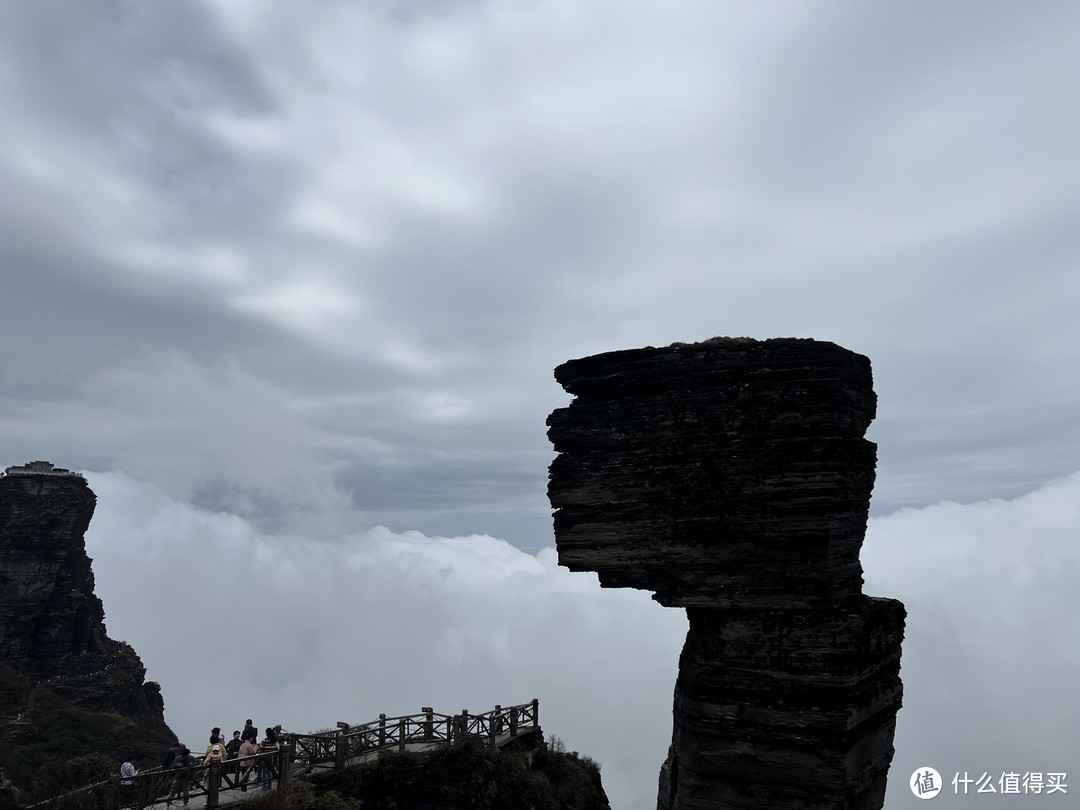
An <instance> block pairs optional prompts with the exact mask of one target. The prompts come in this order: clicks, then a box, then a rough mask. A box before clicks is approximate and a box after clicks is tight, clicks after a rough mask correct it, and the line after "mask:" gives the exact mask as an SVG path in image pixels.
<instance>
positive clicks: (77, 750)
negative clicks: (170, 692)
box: [0, 462, 175, 787]
mask: <svg viewBox="0 0 1080 810" xmlns="http://www.w3.org/2000/svg"><path fill="white" fill-rule="evenodd" d="M35 464H39V465H40V464H43V462H35ZM46 466H47V467H50V468H51V465H46ZM96 502H97V499H96V497H95V495H94V493H93V492H92V491H91V489H90V487H89V486H88V485H87V483H86V480H85V479H84V478H83V477H82V476H81V475H76V474H70V473H67V471H64V470H61V471H60V472H59V473H57V472H55V471H54V470H51V469H36V468H33V467H32V466H31V465H27V467H18V468H8V472H7V473H6V474H4V475H2V476H0V684H2V685H3V689H2V690H0V691H2V692H3V700H2V701H0V767H3V768H4V769H5V770H6V772H7V774H8V776H10V777H11V778H12V779H13V780H14V781H15V782H16V784H19V785H20V786H21V787H27V786H28V780H30V779H31V778H32V776H33V774H34V772H35V771H37V770H38V769H39V768H40V766H41V765H42V764H43V763H44V762H46V761H48V760H51V759H67V758H71V757H75V756H79V755H82V754H89V753H104V754H106V755H115V756H120V757H121V758H126V757H127V756H130V755H131V753H133V752H135V751H140V750H143V749H145V755H146V756H147V757H150V756H152V757H153V758H154V759H155V760H156V759H157V758H158V756H159V754H160V750H161V749H163V748H165V747H167V746H168V744H169V743H170V742H171V741H172V740H173V739H175V737H174V736H173V735H172V732H171V731H170V730H169V728H168V726H166V725H165V720H164V715H163V711H164V703H163V701H162V698H161V689H160V687H159V686H158V684H157V683H154V682H152V681H149V682H148V681H146V670H145V668H144V667H143V664H142V661H141V660H140V659H139V656H138V655H137V654H136V653H135V650H133V649H132V648H131V646H130V645H128V644H125V643H124V642H120V641H115V640H113V639H111V638H109V636H108V633H107V632H106V629H105V611H104V607H103V605H102V603H101V600H100V599H99V598H98V597H97V596H96V594H95V593H94V573H93V569H92V567H91V560H90V558H89V557H87V555H86V545H85V542H84V540H83V536H84V534H85V532H86V529H87V528H88V526H89V525H90V519H91V518H92V517H93V514H94V507H95V505H96Z"/></svg>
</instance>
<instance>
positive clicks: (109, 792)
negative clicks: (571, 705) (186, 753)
mask: <svg viewBox="0 0 1080 810" xmlns="http://www.w3.org/2000/svg"><path fill="white" fill-rule="evenodd" d="M338 726H339V727H338V728H337V729H335V730H333V731H324V732H322V733H319V734H284V735H282V738H281V739H280V741H279V750H278V751H274V752H268V753H265V754H256V755H254V756H252V757H250V758H247V757H245V758H244V759H243V760H239V759H234V760H229V761H226V762H223V763H213V764H211V765H202V764H198V765H190V766H188V767H185V768H166V769H161V768H153V769H149V770H145V771H141V772H140V773H138V774H137V775H135V776H134V777H131V778H130V779H121V778H120V777H119V776H114V777H112V778H110V779H108V780H106V781H104V782H99V783H97V784H94V785H89V786H87V787H84V788H80V789H78V790H74V791H71V792H70V793H65V794H63V795H62V796H57V797H56V798H54V799H48V800H46V801H43V802H39V803H38V804H34V805H30V807H32V808H40V809H41V810H44V809H45V808H48V810H84V809H85V810H109V809H118V808H132V810H135V809H137V808H147V807H153V806H155V805H156V804H158V805H159V804H162V803H164V802H165V801H167V800H168V799H169V797H170V796H174V795H177V794H179V801H178V802H177V800H176V799H174V802H177V803H181V802H183V798H185V796H184V794H185V793H186V798H187V799H188V801H189V802H190V805H191V806H193V807H194V806H197V804H196V803H195V802H194V801H193V800H195V799H198V798H201V797H203V796H205V797H206V804H205V807H208V808H216V807H218V805H219V803H220V799H221V792H222V791H223V790H236V789H238V788H240V787H242V786H245V787H247V788H248V789H249V790H252V791H257V790H258V787H259V782H260V779H259V770H260V767H262V766H265V767H266V768H268V769H269V771H270V774H269V777H270V781H271V783H272V784H274V785H276V786H281V785H285V784H288V782H289V776H290V773H291V772H292V771H294V770H300V771H303V772H304V773H310V772H311V771H313V770H316V769H326V770H339V769H341V768H345V767H347V766H348V765H349V764H350V763H351V762H352V761H354V760H356V759H358V758H360V757H364V756H367V755H369V754H372V753H378V752H383V751H395V750H396V751H407V750H409V748H410V747H412V748H413V749H414V750H416V749H423V750H426V749H428V748H432V747H437V746H445V745H454V744H457V743H460V742H463V741H465V740H467V739H481V740H483V741H485V742H486V743H487V744H489V745H503V744H505V743H507V742H510V741H511V740H515V739H517V738H518V737H520V736H522V735H524V734H538V733H539V732H540V702H539V701H538V700H535V699H534V700H532V701H531V702H529V703H522V704H520V705H517V706H507V707H505V708H504V707H502V706H498V705H497V706H495V708H494V709H492V710H491V711H489V712H484V713H483V714H470V713H469V711H468V709H462V711H461V713H460V714H439V713H437V712H435V711H433V710H431V709H429V708H426V707H425V709H424V710H423V711H422V712H421V713H420V714H410V715H404V716H402V717H387V716H386V715H385V714H380V715H379V719H378V720H373V721H371V722H370V723H364V724H363V725H359V726H350V725H347V724H344V723H339V724H338ZM241 762H244V763H247V767H246V768H241V767H240V763H241ZM125 783H126V784H125ZM185 785H186V786H187V790H186V791H185V790H184V787H185Z"/></svg>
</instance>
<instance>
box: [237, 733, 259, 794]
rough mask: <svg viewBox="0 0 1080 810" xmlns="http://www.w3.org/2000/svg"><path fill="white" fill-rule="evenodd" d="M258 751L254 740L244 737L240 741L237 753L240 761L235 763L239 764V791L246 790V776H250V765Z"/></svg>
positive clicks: (243, 791)
mask: <svg viewBox="0 0 1080 810" xmlns="http://www.w3.org/2000/svg"><path fill="white" fill-rule="evenodd" d="M257 753H259V747H258V745H256V744H255V740H252V739H246V740H244V741H243V742H241V743H240V751H239V752H238V755H239V757H240V761H239V762H238V763H237V764H238V765H239V766H240V792H241V793H245V792H247V783H248V777H249V776H251V769H252V765H253V764H254V760H253V759H252V757H254V756H255V755H256V754H257Z"/></svg>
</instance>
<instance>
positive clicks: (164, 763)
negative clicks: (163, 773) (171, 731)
mask: <svg viewBox="0 0 1080 810" xmlns="http://www.w3.org/2000/svg"><path fill="white" fill-rule="evenodd" d="M179 752H180V741H179V740H177V741H176V742H174V743H173V744H172V745H171V746H170V747H169V750H168V751H166V752H165V757H164V759H162V760H161V768H162V770H164V769H166V768H171V767H172V766H173V762H175V761H176V755H177V754H178V753H179Z"/></svg>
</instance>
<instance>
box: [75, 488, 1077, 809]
mask: <svg viewBox="0 0 1080 810" xmlns="http://www.w3.org/2000/svg"><path fill="white" fill-rule="evenodd" d="M90 483H91V486H92V487H93V489H94V490H95V491H96V492H97V494H98V510H97V514H96V516H95V518H94V521H93V523H92V524H91V528H90V531H89V533H88V535H87V547H88V551H89V553H90V555H91V556H92V557H93V558H94V570H95V574H96V576H97V582H98V593H99V595H100V596H101V597H102V599H103V600H104V602H105V606H106V611H107V618H108V627H109V630H110V634H111V635H113V636H114V637H116V638H123V639H126V640H127V641H129V642H131V643H132V644H134V646H135V648H136V649H137V650H138V651H139V653H140V655H141V656H142V658H143V660H144V662H145V663H146V665H147V668H148V673H149V677H150V678H152V679H155V680H158V681H160V682H161V684H162V687H163V691H164V695H165V701H166V719H167V720H168V721H169V723H170V724H171V725H172V727H173V729H174V730H175V731H176V732H177V733H178V734H179V735H181V738H182V739H183V740H184V741H185V742H187V743H188V744H189V745H197V744H199V743H201V741H202V740H203V739H204V738H205V737H206V736H207V735H208V733H209V729H210V727H211V726H215V725H220V726H221V727H222V728H224V729H226V730H231V729H232V728H234V727H235V728H239V727H241V724H242V722H243V720H244V719H245V718H247V717H252V718H254V719H255V721H256V723H257V724H258V725H261V726H265V725H269V724H274V723H281V724H282V725H284V726H285V727H286V728H292V729H299V730H309V729H314V728H319V727H327V726H332V725H333V724H334V722H335V721H338V720H347V721H349V722H363V721H367V720H370V719H373V718H374V717H376V716H377V715H378V714H379V713H380V712H386V713H387V714H390V715H393V714H404V713H412V712H416V711H418V710H419V709H420V707H421V706H423V705H431V706H434V707H436V709H437V710H440V711H445V712H456V711H459V710H460V709H462V708H468V709H470V710H471V711H482V710H486V709H488V708H490V707H491V706H492V705H493V704H495V703H502V704H504V705H507V704H510V703H518V702H524V701H527V700H530V699H531V698H533V697H537V698H539V699H540V701H541V721H542V725H543V726H544V728H545V730H546V731H547V732H549V733H555V734H558V735H560V736H561V737H563V738H564V739H565V741H566V743H567V745H568V746H570V747H571V748H572V749H576V750H579V751H581V752H582V753H585V754H588V755H590V756H593V757H595V758H596V759H598V760H599V761H600V762H601V763H602V765H603V775H604V784H605V788H606V790H607V791H608V795H609V796H610V797H611V800H612V804H613V806H614V807H615V808H618V809H619V810H626V809H627V808H651V807H653V806H655V804H654V803H655V796H656V775H657V771H658V768H659V766H660V763H661V761H662V760H663V757H664V755H665V752H666V748H667V744H668V742H669V740H670V732H671V715H670V711H671V696H672V689H673V686H674V680H675V674H676V670H677V662H678V654H679V651H680V649H681V646H682V641H683V638H684V635H685V630H686V621H685V618H684V616H683V614H682V612H681V611H677V610H668V609H664V608H661V607H659V606H658V605H656V604H654V603H653V602H652V601H651V600H650V599H649V597H648V595H647V594H645V593H643V592H634V591H617V590H616V591H608V590H601V589H600V588H599V586H598V584H597V580H596V578H595V577H594V576H592V575H587V574H572V573H569V572H567V571H565V570H564V569H561V568H559V567H558V566H557V563H556V559H555V553H554V551H553V550H551V549H546V550H544V551H542V552H540V553H539V554H538V555H536V556H529V555H528V554H525V553H524V552H522V551H519V550H518V549H515V548H514V547H512V546H511V545H510V544H508V543H506V542H504V541H502V540H498V539H495V538H492V537H487V536H472V537H458V538H442V537H426V536H424V535H422V534H419V533H416V532H406V533H404V534H393V533H391V532H390V531H389V530H386V529H384V528H375V529H370V530H367V531H366V532H364V533H363V534H358V535H354V536H349V537H344V538H342V539H341V540H340V541H338V542H334V543H327V542H322V541H314V540H310V539H307V538H303V537H287V536H270V535H265V534H260V533H258V532H257V531H256V530H254V529H253V528H252V527H251V526H250V525H249V524H248V523H246V522H245V521H244V520H242V519H240V518H237V517H235V516H231V515H226V514H214V513H209V512H205V511H201V510H198V509H196V508H193V507H191V506H189V505H187V504H183V503H179V502H176V501H173V500H171V499H170V498H169V497H168V496H167V495H165V494H164V493H162V492H161V491H160V490H158V489H157V488H155V487H152V486H149V485H146V484H142V483H138V482H135V481H133V480H131V479H130V478H127V477H125V476H123V475H121V474H116V473H110V474H93V475H91V476H90ZM1077 527H1080V474H1076V475H1073V476H1071V477H1069V478H1066V479H1062V480H1059V481H1057V482H1054V483H1052V484H1049V485H1047V486H1045V487H1043V488H1041V489H1039V490H1038V491H1036V492H1033V493H1031V494H1029V495H1026V496H1024V497H1021V498H1019V499H1017V500H1014V501H988V502H981V503H973V504H968V505H959V504H939V505H937V506H932V507H928V508H924V509H918V510H914V509H909V510H903V511H901V512H897V513H895V514H892V515H889V516H887V517H883V518H880V519H876V520H874V521H872V522H871V527H870V532H869V534H868V539H867V544H866V547H865V551H864V554H863V558H864V563H865V567H866V571H867V592H868V593H871V594H875V595H887V596H892V597H896V598H899V599H902V600H903V601H904V602H905V603H906V604H907V607H908V611H909V621H908V633H907V641H906V642H905V645H904V669H903V676H904V682H905V691H906V694H905V707H904V709H903V711H902V712H901V714H900V720H899V726H898V732H897V739H896V747H897V755H896V759H895V762H894V766H893V770H892V772H891V779H890V793H889V800H888V806H889V807H890V810H892V808H896V807H904V806H913V807H914V806H916V805H915V802H916V801H917V800H916V799H915V798H914V796H912V794H911V793H910V791H909V790H908V789H907V787H906V784H905V782H906V779H907V777H908V774H910V773H911V772H912V771H913V770H914V769H915V768H916V767H919V766H923V765H931V766H933V767H935V768H937V769H938V770H939V771H940V772H941V773H943V774H947V778H949V779H951V774H952V773H953V772H954V771H965V770H966V771H969V772H971V774H972V776H973V777H978V776H979V775H981V774H982V772H984V771H988V772H991V773H994V774H995V778H996V775H997V774H1000V773H1001V772H1003V771H1009V770H1015V771H1019V772H1021V773H1023V772H1024V771H1027V770H1032V771H1045V772H1050V771H1065V772H1068V770H1069V765H1070V753H1069V752H1070V751H1072V750H1074V748H1075V746H1074V742H1075V737H1076V732H1075V728H1076V720H1077V717H1076V705H1077V704H1076V701H1075V700H1073V699H1072V698H1071V693H1072V688H1073V686H1074V684H1075V683H1076V682H1077V676H1078V675H1080V642H1078V641H1077V639H1076V638H1075V636H1074V635H1073V634H1072V632H1071V631H1072V628H1073V616H1074V615H1075V609H1076V604H1077V598H1076V596H1075V582H1076V571H1077V564H1078V561H1080V560H1078V558H1080V551H1078V550H1077V547H1076V543H1075V540H1076V532H1077ZM1076 778H1078V779H1080V772H1078V773H1077V777H1076ZM949 791H951V787H949ZM1075 792H1080V782H1078V783H1077V787H1076V788H1075ZM978 798H979V799H980V800H985V801H987V802H988V803H990V804H992V803H994V799H995V797H990V796H985V795H983V796H979V797H978ZM996 798H997V799H998V800H1000V801H1008V802H1009V803H1010V806H1023V805H1025V804H1026V803H1028V802H1032V803H1033V802H1035V801H1042V802H1047V801H1050V800H1051V799H1060V798H1061V797H1060V795H1058V796H1055V797H1046V796H1041V797H1040V796H1033V797H1023V796H1020V797H1015V796H1003V797H996ZM1067 799H1068V797H1066V801H1065V802H1062V801H1057V802H1056V803H1055V805H1054V806H1065V805H1066V804H1067ZM938 800H939V802H941V801H944V802H945V803H948V802H949V801H959V800H960V799H953V798H952V797H951V796H947V795H945V794H942V795H941V796H939V797H938Z"/></svg>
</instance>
